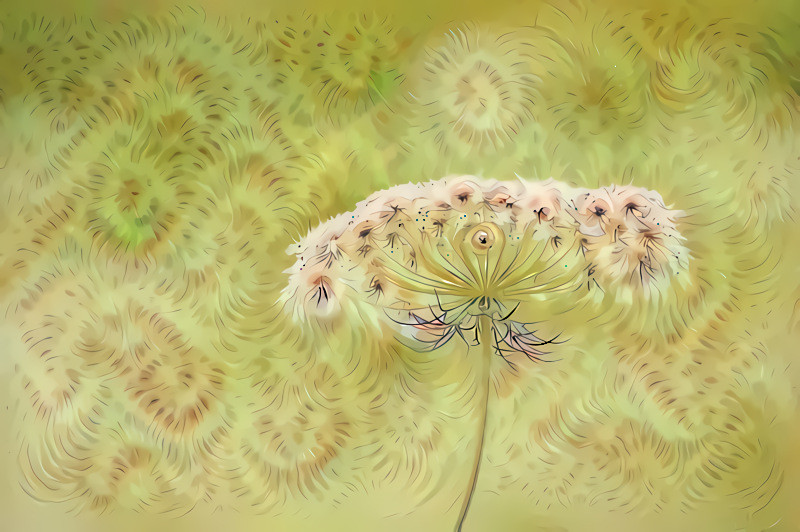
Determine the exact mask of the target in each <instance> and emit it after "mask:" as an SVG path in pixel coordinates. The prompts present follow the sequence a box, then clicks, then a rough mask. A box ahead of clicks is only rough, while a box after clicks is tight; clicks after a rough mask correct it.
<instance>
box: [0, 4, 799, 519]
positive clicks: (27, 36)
mask: <svg viewBox="0 0 800 532" xmlns="http://www.w3.org/2000/svg"><path fill="white" fill-rule="evenodd" d="M799 87H800V7H798V5H796V3H795V2H792V1H786V2H722V1H720V2H703V3H697V2H648V3H646V5H645V6H642V5H636V4H635V3H634V2H612V1H606V2H591V3H590V2H578V1H573V2H570V1H561V0H553V1H549V2H516V3H512V2H491V3H487V4H483V3H478V2H473V3H466V4H461V3H459V4H457V5H456V3H441V4H440V3H437V5H432V3H423V2H416V3H414V2H412V3H406V4H404V5H403V6H402V7H401V6H399V5H398V6H388V5H387V6H377V5H367V4H366V3H362V4H359V3H342V2H339V3H335V5H331V4H322V3H319V4H313V3H297V4H296V5H295V4H293V5H292V6H270V5H267V4H263V5H262V4H259V3H256V2H239V1H232V2H225V3H222V2H206V3H200V4H198V3H193V5H191V6H189V5H183V6H164V5H161V4H159V3H152V2H145V3H141V4H140V6H139V7H138V8H136V9H135V10H133V9H131V8H129V7H128V6H126V5H125V3H123V2H110V3H109V2H85V3H79V4H69V3H66V4H57V5H56V4H53V5H50V4H49V3H46V2H19V1H16V0H15V1H14V2H13V3H12V5H7V6H5V7H4V13H3V15H2V16H0V312H2V320H0V362H1V364H0V373H1V375H2V386H0V394H2V398H3V401H2V409H1V411H0V415H1V416H2V427H3V434H4V435H5V436H4V438H3V439H2V451H3V452H2V464H1V465H0V467H2V493H3V496H2V497H0V501H2V502H0V504H2V506H3V508H2V510H3V515H4V518H3V521H4V522H6V523H9V525H7V526H8V527H9V528H8V530H43V529H46V528H49V527H58V528H59V529H61V530H109V529H114V530H141V529H143V528H145V527H149V528H151V529H156V530H158V529H162V528H163V529H165V530H166V529H169V530H184V529H185V530H212V529H213V530H216V529H219V528H221V527H228V528H231V529H235V530H259V529H276V530H303V529H308V528H311V527H316V528H320V529H323V530H334V529H342V530H345V529H357V530H358V529H373V528H378V527H380V528H381V529H397V530H406V529H408V528H410V527H412V526H416V527H418V528H421V529H424V530H439V529H450V528H452V526H453V523H454V522H455V517H456V515H457V511H458V506H459V504H458V501H460V500H461V496H462V494H463V490H464V489H465V483H466V481H465V476H464V475H465V472H466V471H467V469H468V468H469V467H470V464H469V457H468V456H464V453H463V452H462V451H463V450H464V449H465V448H466V446H467V445H468V443H469V441H468V440H469V439H470V438H471V437H472V434H473V432H472V430H473V429H471V428H470V427H468V426H466V425H464V423H463V422H462V421H463V419H462V418H463V416H464V412H465V411H467V410H469V408H470V404H469V401H468V400H467V401H466V402H465V400H464V399H463V397H461V395H459V393H460V392H463V390H461V389H460V388H458V385H457V382H455V381H456V380H457V379H455V377H454V376H457V375H459V373H458V372H459V371H461V370H463V369H464V368H459V364H460V363H461V362H462V361H461V359H459V358H458V357H457V355H456V354H453V353H447V352H445V353H440V354H437V355H436V356H431V355H430V354H424V355H421V354H418V353H412V352H410V351H409V350H408V349H406V348H403V347H402V346H400V345H399V344H398V343H397V342H395V341H394V340H393V339H392V338H374V337H371V336H370V335H369V334H367V333H366V332H365V331H366V329H363V330H362V329H360V328H359V324H350V327H349V329H348V330H346V331H342V330H333V331H331V332H330V335H329V336H328V337H326V338H325V340H324V341H311V340H310V339H309V338H308V337H307V335H304V327H303V324H300V323H295V322H294V321H292V319H291V317H289V316H288V315H285V314H284V313H283V312H282V309H281V307H280V305H279V304H278V303H277V299H278V297H279V295H280V291H281V289H282V288H283V287H284V286H285V283H286V275H285V274H284V273H283V271H284V270H285V269H286V268H288V267H289V266H290V265H291V263H292V262H293V260H292V259H293V257H290V256H289V255H287V254H286V252H285V250H286V249H287V247H288V246H289V245H290V244H292V243H293V242H295V241H296V240H297V239H299V238H301V237H302V236H304V235H305V234H306V232H307V231H308V230H309V229H310V228H311V227H314V226H316V225H317V224H318V223H320V222H321V221H325V220H327V219H328V218H329V217H331V216H333V215H335V214H338V213H340V212H344V211H348V210H351V209H352V208H353V207H354V206H355V203H356V202H357V201H360V200H362V199H364V198H365V197H367V196H368V195H369V194H370V193H372V192H373V191H376V190H380V189H385V188H387V187H389V186H392V185H396V184H401V183H407V182H421V181H427V180H431V179H439V178H441V177H443V176H445V175H448V174H462V173H463V174H473V175H478V176H483V177H486V178H493V179H514V178H515V177H516V176H518V177H521V178H524V179H529V180H542V179H547V178H549V177H554V178H556V179H559V180H562V181H564V182H567V183H569V184H571V185H573V186H586V187H599V186H606V185H610V184H614V183H618V184H633V185H636V186H641V187H646V188H650V189H653V190H656V191H658V192H659V193H660V194H661V195H662V196H663V197H664V199H665V201H666V203H667V204H668V205H671V206H672V207H673V208H675V209H678V210H682V211H684V212H685V217H684V218H683V219H682V220H681V222H680V224H679V229H680V231H681V232H682V234H683V235H684V236H685V237H686V239H687V247H688V248H689V249H690V251H691V254H692V261H691V264H690V271H689V276H690V279H689V281H688V283H686V284H685V285H683V286H680V287H677V286H676V287H675V290H674V293H672V294H668V295H667V296H665V298H664V300H663V302H662V303H660V304H659V305H648V306H644V307H642V308H638V307H633V306H632V303H631V302H629V301H628V302H626V301H619V302H618V307H617V308H618V309H619V310H618V312H617V313H616V314H614V315H609V316H605V317H604V318H603V319H602V320H601V321H600V322H593V321H592V318H593V316H592V315H588V314H587V315H586V316H584V317H583V319H585V321H586V326H585V329H583V330H581V331H575V332H574V334H573V336H574V338H575V339H574V341H572V342H570V344H569V345H565V347H564V348H563V355H564V356H563V357H562V360H561V361H560V362H558V363H555V364H547V365H543V366H535V365H532V366H531V367H527V368H521V369H520V370H519V371H511V370H509V369H507V368H499V369H497V370H496V371H495V373H494V374H493V378H494V379H495V380H494V384H495V386H494V389H493V391H492V394H493V395H492V396H491V399H490V413H489V426H488V429H487V441H486V451H485V455H484V461H483V463H482V466H481V468H482V469H481V474H480V478H479V482H478V486H477V488H476V493H475V498H474V500H473V504H472V507H471V510H470V514H469V516H468V518H467V525H466V526H465V529H470V530H487V529H492V530H551V531H556V530H559V531H560V530H606V529H607V530H641V529H648V530H665V531H666V530H675V529H677V528H678V527H684V528H687V529H690V530H719V531H731V530H748V531H749V530H767V529H769V530H798V529H800V513H799V512H798V508H797V505H796V504H793V502H794V501H796V500H797V499H798V497H800V453H799V452H798V451H797V449H800V429H798V423H797V422H798V409H797V397H798V385H800V372H799V371H798V367H797V362H796V361H795V360H794V359H795V357H796V350H797V345H798V340H800V288H798V286H800V285H799V284H798V281H797V279H798V274H799V273H800V271H798V270H799V268H798V259H800V256H799V255H800V246H798V243H799V241H800V236H799V235H800V233H798V211H797V208H798V191H799V189H800V149H799V148H800V146H799V143H800V140H798V138H799V137H798V135H797V130H798V125H799V124H800V123H799V122H798V119H799V117H800V96H798V88H799ZM575 312H579V310H576V311H575ZM570 319H571V320H573V321H574V320H575V317H574V316H573V317H572V318H570ZM317 340H319V339H317ZM462 395H463V393H462Z"/></svg>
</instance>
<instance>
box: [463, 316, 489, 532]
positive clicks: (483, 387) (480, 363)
mask: <svg viewBox="0 0 800 532" xmlns="http://www.w3.org/2000/svg"><path fill="white" fill-rule="evenodd" d="M478 342H479V344H478V345H476V346H471V347H470V358H471V359H472V363H473V364H474V367H475V368H476V370H477V371H478V374H477V378H476V379H475V385H476V386H477V387H478V389H477V391H476V393H475V396H476V398H477V405H476V412H477V415H478V422H479V427H478V443H477V445H476V446H475V459H474V464H475V465H474V466H473V468H472V474H471V475H470V479H469V489H468V490H467V496H466V498H465V499H464V503H463V504H462V506H461V512H460V513H459V516H458V522H457V523H456V531H457V532H461V527H463V526H464V520H465V519H466V517H467V511H468V510H469V505H470V503H471V502H472V495H473V494H474V493H475V486H476V484H477V483H478V473H479V472H480V469H481V459H482V458H483V440H484V437H485V434H486V411H487V409H488V406H489V368H490V367H491V362H492V354H493V353H492V319H491V318H490V317H489V316H485V315H483V316H480V317H479V319H478ZM473 353H474V354H473Z"/></svg>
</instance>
